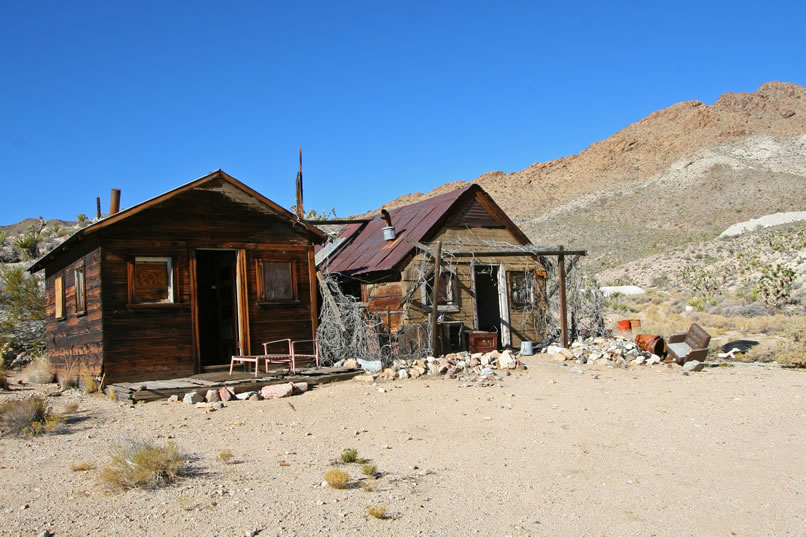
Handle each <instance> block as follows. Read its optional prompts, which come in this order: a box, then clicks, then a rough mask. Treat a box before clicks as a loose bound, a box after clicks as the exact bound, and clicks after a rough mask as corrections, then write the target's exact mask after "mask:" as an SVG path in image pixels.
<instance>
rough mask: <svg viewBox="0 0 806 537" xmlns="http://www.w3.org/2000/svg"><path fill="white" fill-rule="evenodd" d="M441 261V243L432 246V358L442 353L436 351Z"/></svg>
mask: <svg viewBox="0 0 806 537" xmlns="http://www.w3.org/2000/svg"><path fill="white" fill-rule="evenodd" d="M441 261H442V241H437V243H436V245H435V246H434V286H433V287H432V288H431V319H430V321H431V352H433V353H434V356H439V355H440V354H442V353H438V351H437V341H438V338H437V315H438V313H439V312H438V310H439V268H440V262H441Z"/></svg>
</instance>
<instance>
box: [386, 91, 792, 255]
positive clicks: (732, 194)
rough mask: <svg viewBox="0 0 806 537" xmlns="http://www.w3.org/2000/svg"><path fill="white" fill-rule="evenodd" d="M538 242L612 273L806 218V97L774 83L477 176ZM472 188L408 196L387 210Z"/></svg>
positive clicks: (684, 105)
mask: <svg viewBox="0 0 806 537" xmlns="http://www.w3.org/2000/svg"><path fill="white" fill-rule="evenodd" d="M473 182H475V183H478V184H480V185H481V186H482V187H483V188H484V189H485V190H486V191H487V192H489V193H490V194H491V195H492V196H493V198H494V199H495V200H496V202H497V203H498V204H499V205H501V207H502V208H504V210H506V211H507V213H508V214H509V215H510V216H511V217H513V219H514V220H515V221H516V222H517V223H518V224H519V225H520V226H521V227H522V228H523V229H524V231H526V233H527V234H528V235H529V236H530V237H531V239H532V241H533V242H535V243H536V244H566V245H569V246H574V247H582V248H587V249H588V250H589V251H590V253H591V255H592V258H593V259H594V260H595V262H596V264H597V265H598V266H613V265H616V264H619V263H621V262H623V261H628V260H630V259H636V258H638V257H643V256H645V255H649V254H652V253H657V252H662V251H664V250H665V249H668V248H670V247H673V246H676V245H679V244H683V243H685V242H688V241H690V240H696V239H704V238H711V237H713V236H716V235H718V234H719V233H720V232H721V231H722V230H723V229H724V228H725V227H727V226H729V225H731V224H734V223H736V222H740V221H744V220H748V219H750V218H755V217H759V216H762V215H765V214H769V213H774V212H782V211H796V210H804V208H806V195H804V192H806V89H804V88H803V87H802V86H799V85H797V84H792V83H783V82H769V83H766V84H764V85H762V86H761V87H760V88H759V89H758V90H757V91H755V92H753V93H725V94H724V95H722V96H721V97H720V98H719V99H718V100H717V101H716V102H715V103H714V104H713V105H706V104H703V103H702V102H699V101H685V102H681V103H678V104H675V105H672V106H670V107H668V108H665V109H663V110H659V111H657V112H654V113H652V114H650V115H649V116H647V117H646V118H644V119H642V120H640V121H637V122H636V123H633V124H631V125H629V126H627V127H625V128H624V129H622V130H621V131H619V132H617V133H615V134H614V135H612V136H610V137H609V138H607V139H605V140H603V141H601V142H596V143H594V144H593V145H591V146H590V147H588V148H587V149H585V150H584V151H582V152H581V153H578V154H576V155H571V156H568V157H563V158H561V159H557V160H553V161H550V162H538V163H535V164H533V165H531V166H529V167H528V168H526V169H524V170H521V171H519V172H516V173H510V174H506V173H504V172H500V171H496V172H490V173H486V174H484V175H482V176H481V177H478V178H477V179H475V180H473ZM465 184H467V183H466V182H464V181H456V182H452V183H448V184H445V185H442V186H440V187H438V188H436V189H434V190H433V191H431V192H429V193H427V194H409V195H405V196H401V197H400V198H398V199H396V200H394V201H392V202H389V203H387V204H385V205H384V207H387V208H391V207H396V206H399V205H404V204H407V203H412V202H414V201H417V200H419V199H423V198H426V197H431V196H434V195H437V194H440V193H442V192H446V191H449V190H453V189H455V188H459V187H461V186H463V185H465Z"/></svg>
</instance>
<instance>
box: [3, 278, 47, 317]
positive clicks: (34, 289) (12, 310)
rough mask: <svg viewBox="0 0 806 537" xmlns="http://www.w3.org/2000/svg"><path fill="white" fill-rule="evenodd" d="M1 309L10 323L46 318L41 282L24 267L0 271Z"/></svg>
mask: <svg viewBox="0 0 806 537" xmlns="http://www.w3.org/2000/svg"><path fill="white" fill-rule="evenodd" d="M0 307H2V308H3V309H4V310H6V312H7V315H8V316H9V317H10V319H9V321H8V322H10V323H13V324H17V323H19V322H23V321H37V320H42V319H44V318H45V292H44V289H43V288H42V285H41V284H40V282H39V280H38V279H36V278H35V277H34V276H31V275H30V274H27V273H26V272H25V270H24V269H23V268H22V267H12V268H9V269H5V270H0Z"/></svg>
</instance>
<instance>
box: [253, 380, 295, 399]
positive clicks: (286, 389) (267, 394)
mask: <svg viewBox="0 0 806 537" xmlns="http://www.w3.org/2000/svg"><path fill="white" fill-rule="evenodd" d="M292 393H294V385H293V384H292V383H290V382H288V383H286V384H271V385H269V386H263V387H262V388H261V389H260V395H261V396H262V397H263V399H280V398H281V397H291V394H292Z"/></svg>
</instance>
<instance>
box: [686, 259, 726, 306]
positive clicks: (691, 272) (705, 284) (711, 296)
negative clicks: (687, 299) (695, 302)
mask: <svg viewBox="0 0 806 537" xmlns="http://www.w3.org/2000/svg"><path fill="white" fill-rule="evenodd" d="M679 277H680V280H681V281H682V282H683V283H685V284H686V285H687V286H688V287H689V288H690V289H691V291H692V293H694V295H695V298H702V299H704V300H705V301H706V302H711V303H716V297H718V296H719V294H720V288H721V286H722V284H723V283H724V280H725V278H724V275H722V276H720V275H719V274H717V273H716V272H714V271H711V270H708V269H705V268H703V267H694V266H688V267H685V268H684V269H683V270H681V271H680V274H679Z"/></svg>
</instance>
